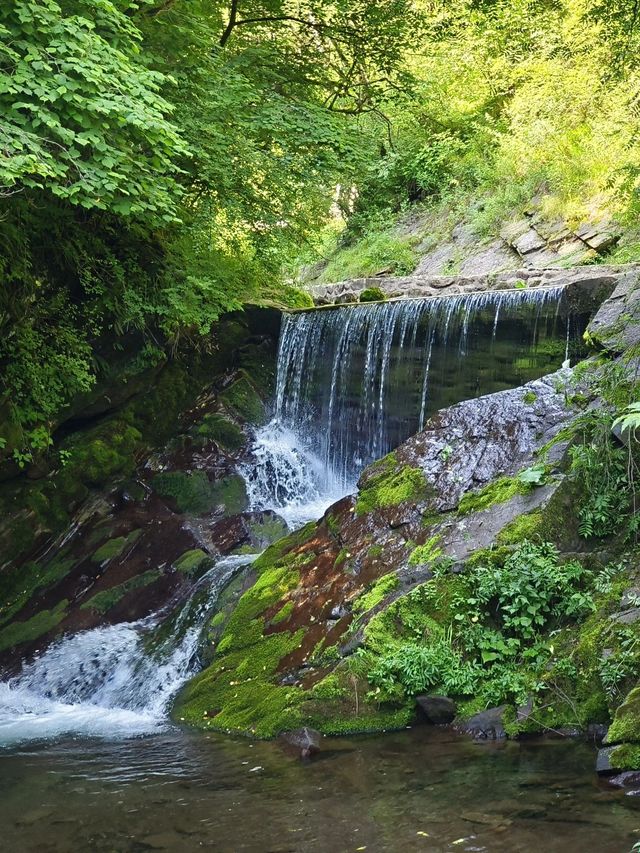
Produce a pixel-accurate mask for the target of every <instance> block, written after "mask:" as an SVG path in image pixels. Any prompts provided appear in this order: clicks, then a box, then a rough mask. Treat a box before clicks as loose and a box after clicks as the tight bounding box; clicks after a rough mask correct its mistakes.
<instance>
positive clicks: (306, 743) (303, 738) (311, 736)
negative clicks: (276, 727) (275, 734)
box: [279, 726, 322, 759]
mask: <svg viewBox="0 0 640 853" xmlns="http://www.w3.org/2000/svg"><path fill="white" fill-rule="evenodd" d="M279 740H280V742H281V743H282V744H283V745H285V746H287V747H289V748H291V749H293V750H295V751H296V752H297V753H298V754H299V756H300V758H302V759H308V758H311V757H312V756H314V755H317V753H318V752H320V741H321V740H322V735H321V734H320V732H318V731H316V730H315V729H310V728H309V727H308V726H304V727H303V728H301V729H295V730H294V731H292V732H284V733H283V734H281V735H280V737H279Z"/></svg>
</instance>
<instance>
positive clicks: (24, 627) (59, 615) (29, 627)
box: [0, 598, 69, 651]
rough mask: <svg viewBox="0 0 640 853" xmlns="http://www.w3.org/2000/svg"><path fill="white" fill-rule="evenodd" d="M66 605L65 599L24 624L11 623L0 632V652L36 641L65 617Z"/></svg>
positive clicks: (67, 602)
mask: <svg viewBox="0 0 640 853" xmlns="http://www.w3.org/2000/svg"><path fill="white" fill-rule="evenodd" d="M68 604H69V601H68V600H67V599H66V598H65V599H63V601H61V602H59V604H56V606H55V607H54V608H53V609H52V610H41V611H40V612H39V613H36V615H35V616H32V617H31V619H27V620H26V621H25V622H11V623H10V624H9V625H7V626H6V628H3V629H2V630H1V631H0V651H4V650H5V649H11V648H13V647H14V646H19V645H21V644H23V643H28V642H31V641H32V640H37V639H38V637H41V636H42V635H43V634H46V633H48V632H49V631H52V630H53V629H54V628H55V627H56V625H58V624H59V623H60V622H62V620H63V619H64V617H65V616H66V615H67V606H68Z"/></svg>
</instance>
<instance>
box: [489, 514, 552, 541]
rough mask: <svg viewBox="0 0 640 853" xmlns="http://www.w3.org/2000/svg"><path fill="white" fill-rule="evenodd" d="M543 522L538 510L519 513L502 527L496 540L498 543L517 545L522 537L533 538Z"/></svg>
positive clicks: (537, 533)
mask: <svg viewBox="0 0 640 853" xmlns="http://www.w3.org/2000/svg"><path fill="white" fill-rule="evenodd" d="M543 524H544V521H543V515H542V513H541V512H540V511H536V512H530V513H527V514H526V515H519V516H518V517H517V518H514V520H513V521H512V522H510V523H509V524H507V525H506V527H503V528H502V530H501V531H500V533H499V534H498V536H497V539H496V541H497V543H498V544H499V545H519V544H520V542H522V541H523V540H524V539H529V540H534V539H535V538H536V536H538V535H539V534H540V533H541V531H542V529H543Z"/></svg>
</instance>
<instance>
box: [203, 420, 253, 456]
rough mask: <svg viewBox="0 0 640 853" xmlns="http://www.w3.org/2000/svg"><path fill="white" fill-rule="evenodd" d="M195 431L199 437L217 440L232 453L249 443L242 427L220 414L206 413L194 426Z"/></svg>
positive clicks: (217, 442)
mask: <svg viewBox="0 0 640 853" xmlns="http://www.w3.org/2000/svg"><path fill="white" fill-rule="evenodd" d="M194 433H195V435H196V436H198V437H199V438H202V439H208V440H211V441H215V442H216V444H218V445H220V447H222V448H223V449H224V450H228V451H230V452H232V453H234V452H236V451H238V450H240V449H241V448H243V447H244V446H245V444H246V443H247V437H246V436H245V434H244V433H243V431H242V430H241V429H240V427H239V426H238V425H237V424H236V423H234V422H233V421H232V420H230V419H229V418H227V417H225V416H224V415H220V414H208V415H205V416H204V418H203V419H202V421H201V422H200V423H199V424H197V425H196V426H195V427H194Z"/></svg>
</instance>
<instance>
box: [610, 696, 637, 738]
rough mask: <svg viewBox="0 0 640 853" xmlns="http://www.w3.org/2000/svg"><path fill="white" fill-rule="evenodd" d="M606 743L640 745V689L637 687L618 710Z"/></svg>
mask: <svg viewBox="0 0 640 853" xmlns="http://www.w3.org/2000/svg"><path fill="white" fill-rule="evenodd" d="M606 742H607V743H627V742H632V743H638V744H640V687H635V688H634V689H633V690H632V691H631V692H630V693H629V694H628V696H627V698H626V699H625V700H624V702H623V703H622V705H620V707H619V708H618V709H617V711H616V713H615V716H614V718H613V722H612V723H611V726H610V728H609V731H608V732H607V738H606Z"/></svg>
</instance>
